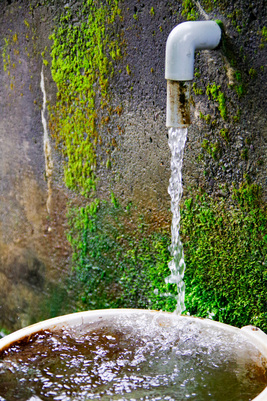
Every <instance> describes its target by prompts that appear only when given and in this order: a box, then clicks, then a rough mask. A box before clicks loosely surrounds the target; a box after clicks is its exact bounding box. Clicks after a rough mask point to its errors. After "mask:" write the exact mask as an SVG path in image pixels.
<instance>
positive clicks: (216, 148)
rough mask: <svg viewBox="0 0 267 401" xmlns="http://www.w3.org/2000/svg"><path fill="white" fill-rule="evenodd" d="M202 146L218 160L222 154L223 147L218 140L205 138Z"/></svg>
mask: <svg viewBox="0 0 267 401" xmlns="http://www.w3.org/2000/svg"><path fill="white" fill-rule="evenodd" d="M201 147H202V148H203V149H205V150H206V151H207V153H208V154H209V155H210V156H211V157H212V158H213V159H214V160H218V159H219V157H220V154H221V148H220V145H219V143H218V142H215V143H211V142H210V141H208V140H207V139H204V140H203V142H202V144H201Z"/></svg>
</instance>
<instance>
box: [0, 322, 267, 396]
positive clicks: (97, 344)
mask: <svg viewBox="0 0 267 401" xmlns="http://www.w3.org/2000/svg"><path fill="white" fill-rule="evenodd" d="M134 319H135V318H134ZM134 321H135V324H134V326H132V323H131V321H130V319H129V320H128V319H124V318H123V319H122V318H116V320H114V319H112V320H107V319H105V320H102V321H101V322H98V323H93V324H91V325H87V326H85V327H83V328H79V329H77V330H75V331H74V330H72V329H68V330H58V331H56V332H51V331H48V330H47V331H43V332H39V333H37V334H35V335H33V336H32V337H31V338H28V339H24V341H23V342H21V343H20V344H19V343H15V344H13V345H12V346H11V347H10V348H9V349H7V350H5V351H4V352H3V353H2V355H1V358H0V401H4V400H6V401H13V400H20V401H24V400H25V401H26V400H31V401H37V400H65V401H69V400H82V401H85V400H92V399H95V400H97V399H101V400H169V401H171V400H183V401H184V400H198V401H202V400H203V401H207V400H212V401H231V400H232V401H248V400H250V399H252V398H254V397H255V396H256V395H257V394H259V393H260V392H261V391H262V390H263V389H264V388H265V386H266V385H267V371H266V366H267V364H266V360H264V359H263V358H262V357H261V356H260V354H259V351H257V349H256V348H254V346H252V345H251V344H250V343H248V342H247V340H246V339H245V337H243V336H242V335H238V336H237V335H233V334H225V333H224V332H222V331H220V330H218V329H217V328H216V329H214V328H208V329H205V328H204V326H202V325H201V324H198V323H192V322H191V321H190V322H189V323H187V322H186V324H185V323H184V322H180V323H177V322H176V323H175V324H169V322H168V324H166V322H164V321H163V324H162V322H161V321H160V320H156V319H151V318H150V319H147V318H146V317H145V316H143V317H140V316H137V317H136V320H134Z"/></svg>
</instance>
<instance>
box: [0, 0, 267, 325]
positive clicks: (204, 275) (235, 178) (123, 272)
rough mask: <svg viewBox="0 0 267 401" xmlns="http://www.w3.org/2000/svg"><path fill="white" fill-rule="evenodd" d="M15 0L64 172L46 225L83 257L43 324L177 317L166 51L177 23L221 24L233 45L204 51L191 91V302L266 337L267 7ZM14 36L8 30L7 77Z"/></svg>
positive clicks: (186, 238)
mask: <svg viewBox="0 0 267 401" xmlns="http://www.w3.org/2000/svg"><path fill="white" fill-rule="evenodd" d="M4 3H5V10H6V12H10V10H11V9H17V10H18V12H20V13H21V17H20V25H21V26H22V24H24V25H23V27H24V28H23V29H24V30H27V29H28V30H32V29H33V28H35V29H36V31H35V35H36V36H35V37H32V39H31V42H30V43H31V45H32V46H33V47H34V46H35V47H34V51H35V53H34V59H32V60H34V62H35V63H38V65H39V66H40V67H41V65H42V64H43V68H44V73H45V76H46V88H47V93H48V100H49V104H48V109H49V115H48V117H49V132H50V136H51V141H52V142H51V143H52V145H53V158H54V162H55V169H54V172H53V196H54V198H53V196H52V198H53V199H54V203H53V207H52V212H51V213H50V216H48V218H49V219H50V221H53V222H54V224H55V227H58V226H61V227H62V224H63V225H64V229H63V230H61V231H60V241H66V240H68V244H69V246H70V248H71V250H72V256H71V258H68V255H69V254H68V255H65V256H64V255H61V263H63V264H64V262H65V263H66V264H67V266H69V267H68V268H67V271H65V272H63V273H62V274H61V282H62V285H61V286H60V287H61V289H60V290H58V291H57V289H56V288H57V282H56V280H54V279H53V277H51V278H50V279H49V280H48V282H49V283H50V284H49V286H48V287H47V288H48V289H47V291H46V296H45V298H44V300H43V302H41V303H40V306H39V308H40V310H41V312H40V314H42V316H43V317H48V316H51V315H56V314H59V313H63V312H65V311H67V312H70V311H75V310H83V309H96V308H110V307H139V308H154V309H164V310H173V309H174V308H175V302H176V301H175V296H176V289H175V287H174V286H172V285H169V284H168V285H167V284H165V281H164V277H166V276H168V274H169V273H168V265H167V263H168V260H169V258H170V255H169V252H168V246H169V241H170V220H171V215H170V210H169V209H170V201H169V196H168V193H167V186H168V180H169V176H170V170H169V165H170V154H169V150H168V145H167V131H166V128H165V98H166V83H165V80H164V56H165V43H166V39H167V36H168V34H169V32H170V31H171V29H172V28H173V27H174V26H175V25H177V24H178V23H179V22H182V21H185V20H187V19H188V20H194V19H218V20H220V24H221V26H222V30H223V38H222V43H221V45H220V47H219V48H218V49H216V50H214V51H203V52H201V53H198V54H196V61H195V79H194V82H193V83H192V105H191V117H192V125H191V126H190V128H189V133H188V141H187V145H186V152H185V160H184V170H183V174H184V201H183V205H182V226H181V234H182V238H183V242H184V248H185V260H186V265H187V270H186V273H185V282H186V287H187V290H186V306H187V312H190V313H191V314H196V315H199V316H203V317H213V318H214V319H216V320H220V321H224V322H227V323H230V324H234V325H237V326H242V325H245V324H255V325H258V326H260V327H262V328H263V329H264V330H267V326H266V310H267V305H266V299H265V298H266V297H265V292H266V264H265V263H266V231H265V230H266V207H265V200H266V188H267V186H266V162H265V159H266V120H265V108H264V102H265V92H266V88H265V86H266V66H265V65H264V58H265V55H266V46H267V44H266V32H265V31H266V27H265V25H264V21H265V11H266V10H265V7H264V3H263V2H257V4H256V5H255V4H254V3H253V4H250V3H249V2H248V1H245V2H244V1H242V2H233V1H230V0H229V1H223V0H222V1H219V0H217V1H215V2H209V1H205V0H203V1H200V2H194V1H192V0H190V1H187V0H184V1H180V2H177V1H169V2H168V3H166V2H164V1H158V2H157V5H155V4H154V2H153V1H149V0H147V1H145V2H141V1H130V0H125V1H115V0H106V1H93V0H88V1H85V0H83V1H70V2H64V1H63V0H62V1H59V0H57V1H53V0H51V1H48V0H46V1H45V0H42V1H39V2H37V1H31V2H30V4H26V3H24V2H22V5H21V4H20V3H19V2H16V1H14V2H12V3H13V4H9V3H10V2H4ZM27 3H28V2H27ZM19 7H22V9H23V13H24V14H22V11H19V10H20V8H19ZM25 13H26V14H25ZM37 20H38V24H37V23H36V22H37ZM25 21H26V22H25ZM15 34H16V32H15V33H14V32H13V31H12V33H11V32H10V33H8V31H7V30H6V31H5V30H3V29H2V31H1V35H2V37H1V43H2V67H1V68H2V70H1V74H2V76H3V77H6V78H5V79H6V80H7V79H9V75H8V71H9V70H11V69H12V68H11V57H14V55H15V53H14V51H15V50H16V43H17V40H16V38H17V37H16V36H14V35H15ZM14 38H15V39H14ZM41 39H42V40H41ZM23 40H24V41H26V40H27V38H26V37H25V38H24V39H23ZM11 44H12V46H11ZM32 52H33V50H32ZM13 53H14V55H13ZM30 54H32V53H30ZM11 55H12V56H11ZM25 59H26V57H25ZM39 69H40V68H39ZM12 76H13V75H12ZM12 76H11V83H10V85H11V84H12V83H13V81H14V80H15V78H14V79H13V81H12ZM34 76H35V75H34ZM14 77H16V74H14ZM10 90H13V89H12V88H11V87H10ZM59 194H60V195H59ZM58 197H60V199H61V202H57V200H56V199H58ZM62 197H63V199H64V201H62ZM53 213H54V214H53ZM58 215H60V216H61V217H60V219H58V218H57V219H56V217H55V216H58ZM63 236H64V239H63ZM54 238H55V237H54ZM57 240H58V239H57ZM55 246H57V245H56V243H55V244H53V245H52V246H51V254H53V253H54V250H55ZM64 246H65V245H64ZM50 265H51V261H50V262H47V261H46V263H44V266H45V269H46V270H49V269H50V267H49V266H50ZM48 276H49V275H48ZM52 289H53V290H52ZM55 294H58V295H57V296H55ZM66 297H68V298H69V300H70V301H69V303H68V305H66V302H65V299H66ZM4 313H5V312H4ZM29 313H30V312H29ZM16 314H17V316H19V312H14V315H15V316H16ZM40 314H39V315H35V316H33V317H32V319H33V320H34V319H36V318H39V316H40ZM2 322H3V323H1V322H0V324H2V325H6V326H7V324H5V319H3V320H2ZM9 327H10V326H9Z"/></svg>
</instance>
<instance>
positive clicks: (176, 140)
mask: <svg viewBox="0 0 267 401" xmlns="http://www.w3.org/2000/svg"><path fill="white" fill-rule="evenodd" d="M168 136H169V140H168V142H169V147H170V149H171V178H170V183H169V187H168V192H169V194H170V196H171V211H172V226H171V237H172V238H171V239H172V242H171V246H170V252H171V256H172V260H171V261H170V262H169V269H170V272H171V274H170V276H168V277H167V278H166V279H165V281H166V283H174V284H177V292H178V294H177V306H176V311H175V312H176V313H177V314H179V315H180V314H181V313H182V312H183V311H184V310H185V304H184V299H185V284H184V281H183V277H184V271H185V261H184V251H183V244H182V242H181V239H180V235H179V230H180V200H181V197H182V193H183V185H182V165H183V155H184V148H185V142H186V138H187V128H169V131H168Z"/></svg>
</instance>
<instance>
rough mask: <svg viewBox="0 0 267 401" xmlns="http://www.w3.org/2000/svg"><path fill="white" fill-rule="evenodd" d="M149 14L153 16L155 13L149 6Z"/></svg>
mask: <svg viewBox="0 0 267 401" xmlns="http://www.w3.org/2000/svg"><path fill="white" fill-rule="evenodd" d="M149 14H150V15H151V16H153V17H154V15H155V10H154V7H151V9H150V11H149Z"/></svg>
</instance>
